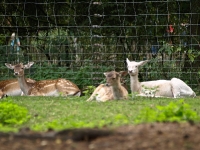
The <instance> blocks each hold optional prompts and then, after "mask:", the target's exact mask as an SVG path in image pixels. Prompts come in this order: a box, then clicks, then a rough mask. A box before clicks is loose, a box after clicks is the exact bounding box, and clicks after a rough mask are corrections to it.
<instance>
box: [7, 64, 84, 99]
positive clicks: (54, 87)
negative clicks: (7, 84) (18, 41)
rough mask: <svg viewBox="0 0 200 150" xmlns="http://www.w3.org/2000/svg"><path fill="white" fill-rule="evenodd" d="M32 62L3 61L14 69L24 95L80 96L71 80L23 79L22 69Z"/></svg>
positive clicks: (29, 65)
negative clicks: (33, 81) (34, 80)
mask: <svg viewBox="0 0 200 150" xmlns="http://www.w3.org/2000/svg"><path fill="white" fill-rule="evenodd" d="M33 64H34V62H29V63H28V64H26V65H24V64H23V63H19V64H16V65H12V64H8V63H5V65H6V66H7V67H8V68H9V69H12V70H14V75H15V76H16V77H17V79H18V83H19V86H20V88H21V90H22V91H23V93H24V94H25V95H30V96H60V95H62V96H80V95H81V91H80V89H79V88H78V87H77V85H76V84H74V83H73V82H71V81H69V80H66V79H63V78H60V79H55V80H41V81H36V82H35V83H29V82H27V81H26V80H25V77H24V70H25V69H29V68H30V67H31V66H32V65H33Z"/></svg>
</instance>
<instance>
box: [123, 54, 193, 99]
mask: <svg viewBox="0 0 200 150" xmlns="http://www.w3.org/2000/svg"><path fill="white" fill-rule="evenodd" d="M126 62H127V67H128V73H129V75H130V82H131V83H130V86H131V92H132V93H138V95H139V96H147V95H148V94H150V96H152V97H154V96H155V97H173V98H177V97H195V96H196V94H195V92H194V91H193V90H192V89H191V88H190V87H189V86H188V85H187V84H186V83H185V82H183V81H182V80H180V79H178V78H172V79H171V80H155V81H146V82H139V80H138V73H139V67H140V66H142V65H144V64H146V63H147V62H148V60H146V61H140V62H135V61H129V59H128V58H127V59H126ZM145 91H146V92H147V93H145ZM148 96H149V95H148Z"/></svg>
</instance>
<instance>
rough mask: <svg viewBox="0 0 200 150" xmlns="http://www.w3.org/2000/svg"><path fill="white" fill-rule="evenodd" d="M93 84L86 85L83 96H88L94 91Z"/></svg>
mask: <svg viewBox="0 0 200 150" xmlns="http://www.w3.org/2000/svg"><path fill="white" fill-rule="evenodd" d="M95 88H96V87H95V86H92V85H91V86H87V87H86V88H85V89H83V94H84V95H85V96H90V95H91V94H92V93H93V92H94V90H95Z"/></svg>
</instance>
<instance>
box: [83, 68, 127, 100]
mask: <svg viewBox="0 0 200 150" xmlns="http://www.w3.org/2000/svg"><path fill="white" fill-rule="evenodd" d="M126 74H127V72H126V71H121V72H116V71H111V72H105V73H104V75H105V76H106V84H100V85H99V86H98V87H97V88H96V89H95V90H94V92H93V93H92V95H91V96H90V98H89V99H87V101H92V100H96V101H99V102H105V101H108V100H119V99H127V98H128V91H127V90H126V88H125V87H124V86H122V84H121V77H122V76H125V75H126Z"/></svg>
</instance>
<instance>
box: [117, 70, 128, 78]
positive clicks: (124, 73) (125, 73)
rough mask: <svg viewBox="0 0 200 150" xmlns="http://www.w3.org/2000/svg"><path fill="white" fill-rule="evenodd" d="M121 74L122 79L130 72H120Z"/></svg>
mask: <svg viewBox="0 0 200 150" xmlns="http://www.w3.org/2000/svg"><path fill="white" fill-rule="evenodd" d="M119 73H120V75H121V77H123V76H126V75H127V74H128V71H120V72H119Z"/></svg>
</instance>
